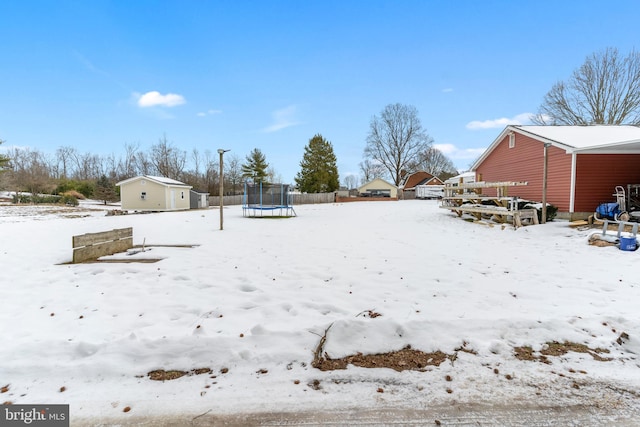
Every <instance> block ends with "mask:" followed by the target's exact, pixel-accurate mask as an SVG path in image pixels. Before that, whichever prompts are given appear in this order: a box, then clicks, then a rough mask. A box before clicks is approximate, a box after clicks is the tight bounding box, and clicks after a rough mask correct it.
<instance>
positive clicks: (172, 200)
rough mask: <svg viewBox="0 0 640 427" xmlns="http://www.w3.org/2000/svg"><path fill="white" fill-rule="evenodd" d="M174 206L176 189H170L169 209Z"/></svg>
mask: <svg viewBox="0 0 640 427" xmlns="http://www.w3.org/2000/svg"><path fill="white" fill-rule="evenodd" d="M175 208H176V190H171V209H175Z"/></svg>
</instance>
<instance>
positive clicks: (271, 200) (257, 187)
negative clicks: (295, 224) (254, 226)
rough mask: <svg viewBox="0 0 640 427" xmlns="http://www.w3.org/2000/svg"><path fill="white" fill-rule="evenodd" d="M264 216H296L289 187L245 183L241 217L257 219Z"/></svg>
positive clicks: (284, 185)
mask: <svg viewBox="0 0 640 427" xmlns="http://www.w3.org/2000/svg"><path fill="white" fill-rule="evenodd" d="M265 214H266V216H285V217H291V216H296V212H295V210H294V209H293V205H292V203H291V194H289V185H287V184H263V183H262V182H258V183H249V182H245V184H244V196H243V198H242V215H243V216H245V217H257V216H265Z"/></svg>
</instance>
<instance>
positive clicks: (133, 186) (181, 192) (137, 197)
mask: <svg viewBox="0 0 640 427" xmlns="http://www.w3.org/2000/svg"><path fill="white" fill-rule="evenodd" d="M116 185H117V186H119V187H120V200H121V203H122V209H123V210H135V211H149V212H155V211H178V210H185V209H189V207H190V203H189V201H190V196H189V190H191V186H190V185H187V184H185V183H183V182H180V181H176V180H175V179H170V178H165V177H161V176H150V175H141V176H136V177H134V178H129V179H125V180H124V181H120V182H118V183H117V184H116Z"/></svg>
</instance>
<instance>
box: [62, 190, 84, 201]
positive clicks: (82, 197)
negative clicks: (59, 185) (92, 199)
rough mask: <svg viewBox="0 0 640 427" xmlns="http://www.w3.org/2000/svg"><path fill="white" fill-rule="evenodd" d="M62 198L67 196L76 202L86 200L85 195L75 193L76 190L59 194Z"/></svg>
mask: <svg viewBox="0 0 640 427" xmlns="http://www.w3.org/2000/svg"><path fill="white" fill-rule="evenodd" d="M61 196H62V197H65V196H69V197H75V198H76V199H78V200H84V199H86V197H85V195H84V194H82V193H80V192H78V191H76V190H69V191H65V192H64V193H62V194H61Z"/></svg>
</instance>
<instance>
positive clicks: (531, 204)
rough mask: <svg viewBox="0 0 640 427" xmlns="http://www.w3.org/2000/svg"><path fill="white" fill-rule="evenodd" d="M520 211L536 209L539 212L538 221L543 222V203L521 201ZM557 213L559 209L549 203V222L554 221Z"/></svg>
mask: <svg viewBox="0 0 640 427" xmlns="http://www.w3.org/2000/svg"><path fill="white" fill-rule="evenodd" d="M518 209H535V210H536V212H538V221H540V222H542V202H531V201H527V200H521V201H519V202H518ZM557 213H558V207H557V206H554V205H552V204H550V203H547V222H549V221H553V219H554V218H555V217H556V215H557Z"/></svg>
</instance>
